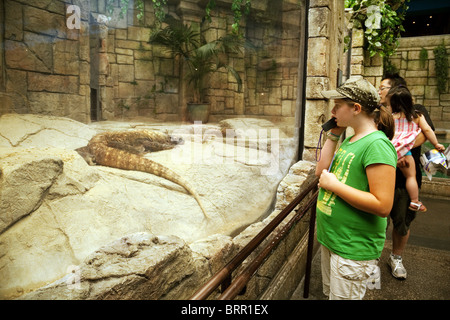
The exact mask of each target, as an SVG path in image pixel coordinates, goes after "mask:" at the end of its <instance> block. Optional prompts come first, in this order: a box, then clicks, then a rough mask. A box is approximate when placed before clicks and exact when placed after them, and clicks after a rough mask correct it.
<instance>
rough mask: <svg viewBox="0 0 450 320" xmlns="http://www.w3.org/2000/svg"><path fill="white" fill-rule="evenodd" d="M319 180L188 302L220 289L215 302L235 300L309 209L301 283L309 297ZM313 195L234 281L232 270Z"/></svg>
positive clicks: (204, 297)
mask: <svg viewBox="0 0 450 320" xmlns="http://www.w3.org/2000/svg"><path fill="white" fill-rule="evenodd" d="M318 181H319V180H318V178H316V179H314V180H313V181H312V182H311V183H310V184H309V186H308V187H307V188H305V189H304V190H303V191H302V192H301V193H300V194H299V195H298V196H297V197H296V198H295V199H294V200H292V202H291V203H289V204H288V205H287V206H286V208H284V209H283V210H282V211H281V212H280V213H279V214H278V215H277V216H276V217H275V218H274V219H273V220H272V221H271V222H270V223H269V224H268V225H267V226H266V227H265V228H264V229H262V230H261V231H260V232H259V233H258V234H257V235H256V236H255V237H254V238H253V239H252V240H250V242H249V243H248V244H247V245H246V246H245V247H244V248H242V250H241V251H239V253H238V254H237V255H236V256H235V257H234V258H233V259H232V260H231V261H230V262H229V263H228V264H227V265H225V267H223V268H222V269H221V270H219V271H218V272H217V273H216V274H215V275H214V276H212V277H211V278H210V279H209V281H208V282H206V283H205V284H204V285H203V286H202V287H201V288H200V289H198V290H197V292H196V293H195V294H194V295H193V296H192V297H191V298H190V299H191V300H204V299H207V298H208V297H209V296H210V295H211V294H212V293H213V292H214V290H216V289H217V288H218V287H219V286H220V285H222V287H221V291H222V294H221V295H220V296H219V297H218V300H231V299H234V298H235V297H236V296H237V295H238V294H239V293H240V292H241V291H242V290H243V289H244V288H245V286H246V285H247V283H248V282H249V281H250V279H251V277H252V276H253V275H254V273H255V272H256V271H257V270H258V268H259V267H260V266H261V265H262V264H263V263H264V262H265V261H266V259H267V257H268V256H269V255H270V253H271V252H272V251H273V249H274V248H276V246H277V245H278V244H279V243H280V242H281V240H283V238H284V237H285V236H286V235H287V234H288V233H289V230H290V229H291V228H292V226H293V225H294V224H296V223H297V222H298V221H300V220H301V218H302V217H304V216H305V214H306V212H307V211H308V210H309V209H311V216H310V221H309V235H308V249H307V258H306V270H305V283H304V292H303V296H304V298H308V295H309V282H310V276H311V261H312V258H313V244H314V232H315V220H316V203H317V194H318V188H317V184H318ZM310 193H312V196H311V197H310V199H309V200H308V201H307V202H306V203H305V204H303V205H302V206H301V207H300V208H299V209H298V210H297V213H296V214H295V215H294V216H293V217H292V218H291V219H290V220H289V222H287V223H286V224H285V225H284V226H283V227H282V228H281V229H280V230H278V231H277V233H276V235H275V236H274V237H273V239H272V241H270V242H269V243H268V244H267V245H266V246H265V247H264V248H263V249H262V250H261V251H260V253H259V254H258V255H257V256H256V257H255V258H254V260H253V261H252V262H250V263H249V264H248V266H247V267H246V268H245V269H244V270H243V271H242V272H241V273H240V274H239V275H238V276H237V277H236V278H235V279H234V280H233V281H231V275H232V273H233V271H234V270H236V269H237V267H239V265H241V263H242V262H243V261H244V260H245V259H246V258H247V257H248V256H249V255H250V254H252V253H253V252H254V251H255V250H256V248H257V247H258V246H259V245H260V244H261V243H262V242H263V241H264V240H265V239H266V238H267V237H268V236H269V235H270V234H271V233H272V231H273V230H275V228H276V227H277V226H278V225H280V223H281V222H282V221H283V220H284V219H285V218H286V217H287V216H288V215H289V214H290V213H291V212H292V211H293V210H294V209H295V208H296V207H297V206H298V205H299V204H300V203H301V202H302V200H304V199H305V198H306V197H307V196H308V194H310Z"/></svg>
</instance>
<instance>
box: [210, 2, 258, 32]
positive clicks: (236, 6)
mask: <svg viewBox="0 0 450 320" xmlns="http://www.w3.org/2000/svg"><path fill="white" fill-rule="evenodd" d="M215 7H216V0H209V1H208V3H207V5H206V8H205V12H206V15H205V18H206V19H207V20H209V21H211V10H213V9H214V8H215ZM242 7H243V10H242ZM250 8H251V0H233V1H232V2H231V11H233V24H232V26H231V27H232V29H233V33H236V34H238V33H239V24H240V21H241V18H242V15H243V14H244V15H248V14H249V13H250Z"/></svg>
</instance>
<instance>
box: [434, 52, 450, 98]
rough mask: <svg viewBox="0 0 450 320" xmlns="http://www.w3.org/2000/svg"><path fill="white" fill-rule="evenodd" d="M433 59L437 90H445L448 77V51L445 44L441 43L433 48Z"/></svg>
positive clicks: (440, 91)
mask: <svg viewBox="0 0 450 320" xmlns="http://www.w3.org/2000/svg"><path fill="white" fill-rule="evenodd" d="M433 52H434V59H435V70H436V78H437V85H438V92H439V93H444V92H446V91H447V79H448V53H447V49H446V48H445V44H444V43H442V44H440V45H439V46H437V47H436V48H434V50H433Z"/></svg>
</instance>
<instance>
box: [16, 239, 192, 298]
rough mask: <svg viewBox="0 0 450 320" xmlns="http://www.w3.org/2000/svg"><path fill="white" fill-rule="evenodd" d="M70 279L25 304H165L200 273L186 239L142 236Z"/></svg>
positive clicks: (75, 269) (112, 247)
mask: <svg viewBox="0 0 450 320" xmlns="http://www.w3.org/2000/svg"><path fill="white" fill-rule="evenodd" d="M68 271H69V272H68V274H67V275H66V276H65V277H63V278H61V279H59V280H58V281H56V282H54V283H52V284H50V285H48V286H45V287H43V288H41V289H39V290H36V291H34V292H32V293H30V294H27V295H25V296H23V297H22V299H47V300H48V299H70V300H75V299H84V300H86V299H102V300H113V299H160V298H162V297H163V296H164V294H165V293H166V292H168V291H170V289H171V288H172V287H174V286H175V285H176V284H177V283H179V282H181V281H183V279H185V278H188V277H189V276H191V275H192V274H193V273H194V271H195V263H194V261H193V257H192V251H191V250H190V248H189V247H188V246H187V245H186V243H185V242H184V241H183V240H181V239H180V238H177V237H174V236H167V237H155V236H153V235H151V234H149V233H136V234H131V235H129V236H125V237H123V238H121V239H118V240H116V241H113V242H112V243H109V244H107V245H105V246H103V247H101V248H99V249H98V250H96V251H95V252H93V253H92V254H90V255H89V256H88V257H86V259H85V260H84V261H83V263H82V264H80V265H79V266H75V265H73V266H69V268H68Z"/></svg>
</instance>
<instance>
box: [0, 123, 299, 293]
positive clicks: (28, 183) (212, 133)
mask: <svg viewBox="0 0 450 320" xmlns="http://www.w3.org/2000/svg"><path fill="white" fill-rule="evenodd" d="M267 125H268V124H267V123H264V124H263V126H261V128H265V127H267ZM253 126H254V127H255V128H256V127H257V122H255V121H254V122H253ZM133 128H149V129H154V130H161V131H166V130H168V131H170V132H172V133H173V134H177V135H181V136H182V137H183V138H184V140H185V143H184V144H183V145H179V146H177V147H176V148H175V149H173V150H168V151H164V152H157V153H152V154H149V155H147V157H149V158H151V159H153V160H155V161H157V162H160V163H162V164H164V165H166V166H167V167H169V168H171V169H172V170H174V171H176V172H177V173H179V174H180V175H182V176H183V177H184V178H185V179H186V180H188V181H189V182H190V183H191V185H192V186H193V187H194V189H196V190H197V192H198V193H199V194H200V197H201V200H202V202H203V204H204V206H205V208H206V210H207V211H208V213H209V215H210V216H211V220H205V218H204V216H203V214H202V212H201V210H200V208H199V206H198V204H197V202H196V201H195V200H194V198H193V197H192V196H191V195H190V194H188V193H186V191H185V190H184V189H183V188H182V187H180V186H178V185H176V184H174V183H172V182H170V181H168V180H165V179H162V178H160V177H157V176H154V175H151V174H148V173H144V172H135V171H125V170H119V169H114V168H108V167H102V166H88V165H87V163H86V162H85V161H84V160H83V159H82V158H81V157H80V156H79V155H78V153H76V152H75V151H74V149H76V148H78V147H81V146H85V145H86V144H87V142H88V141H89V139H90V138H91V137H92V136H93V135H94V134H95V133H96V132H99V131H104V130H111V129H115V130H117V129H120V130H128V129H133ZM227 128H229V127H227ZM222 129H223V128H222V127H221V126H214V125H208V126H195V125H194V126H192V125H188V126H175V125H173V124H171V125H165V124H162V123H159V124H148V123H147V124H146V123H143V124H140V123H113V122H109V123H106V122H105V123H95V124H92V125H90V126H88V125H84V124H81V123H78V122H76V121H73V120H69V119H65V118H57V117H45V116H36V115H5V116H2V117H1V118H0V146H2V148H1V149H0V209H1V211H0V221H1V224H0V266H2V267H1V268H0V297H1V298H4V299H5V298H6V299H10V298H15V297H19V296H21V295H23V294H25V293H28V292H32V291H35V290H37V289H38V288H41V287H43V286H45V285H48V284H49V283H52V282H54V281H59V280H61V279H62V278H63V277H65V276H67V274H68V273H71V272H70V271H68V268H70V267H71V266H80V265H81V264H83V263H84V261H86V259H88V257H89V256H90V255H91V254H92V253H93V252H95V251H96V250H98V248H100V247H102V246H107V245H109V244H110V243H112V242H114V241H116V240H117V239H121V238H123V237H124V236H127V235H131V234H135V233H142V232H144V233H146V234H151V235H157V236H158V237H163V236H170V237H171V236H176V237H177V238H179V239H182V241H184V242H185V243H187V244H193V243H197V244H196V245H194V249H195V248H197V249H198V250H199V252H202V251H204V248H205V246H204V245H203V246H202V245H200V243H204V242H202V241H203V240H202V239H208V238H209V237H213V238H214V237H219V238H218V239H216V240H217V241H219V240H220V239H222V238H221V237H222V236H225V237H228V236H230V235H234V234H236V233H237V232H238V231H239V230H242V229H244V228H245V227H246V226H248V225H250V224H251V223H253V222H255V221H259V220H261V219H262V218H264V217H266V216H267V215H268V214H270V213H271V212H272V209H273V205H274V200H275V197H276V190H277V186H278V184H279V182H280V181H281V179H282V178H283V177H284V175H285V174H286V173H287V170H288V168H289V167H290V165H291V164H292V161H293V160H292V157H293V155H294V154H295V152H294V150H293V148H292V146H291V144H290V143H291V140H290V139H288V138H285V137H283V138H284V139H279V141H278V140H277V141H275V140H273V141H272V140H271V141H270V148H265V146H266V145H267V143H266V142H264V143H262V144H261V145H262V146H264V148H263V149H262V150H258V152H257V153H254V150H255V149H254V147H255V144H254V143H251V144H250V146H249V145H248V144H238V145H233V144H230V143H226V141H224V139H223V138H224V137H220V133H221V132H222ZM269 137H270V136H269ZM240 139H242V137H240ZM256 146H258V144H256ZM222 240H223V239H222ZM222 240H220V241H219V242H220V243H223V244H224V245H225V246H226V244H225V243H226V241H225V242H223V241H222ZM198 241H200V243H199V242H198ZM213 242H214V241H213ZM214 243H216V242H214ZM216 244H217V243H216ZM202 248H203V249H202ZM206 248H208V246H206ZM197 249H195V250H197ZM218 250H219V253H220V252H221V249H218ZM219 253H214V257H215V258H213V259H212V260H213V261H217V263H216V262H214V263H213V266H212V268H218V265H219V262H223V261H224V259H225V258H218V257H220V254H219ZM217 254H219V256H217ZM223 254H225V253H223ZM207 256H208V254H206V253H202V254H194V260H195V261H200V262H201V261H203V262H204V261H208V259H209V258H207ZM104 265H106V264H104ZM201 265H202V266H203V265H204V263H201ZM199 268H204V267H199ZM207 269H208V268H207ZM58 279H59V280H58ZM61 281H62V280H61ZM197 285H198V284H197ZM57 296H58V295H57V294H56V293H52V297H57ZM82 296H83V295H82ZM82 296H79V298H81V297H82ZM33 297H34V298H38V297H40V296H39V295H37V296H33ZM89 297H91V296H89ZM95 297H102V298H107V297H109V296H105V295H101V294H100V293H99V294H98V295H97V296H95ZM130 297H132V296H130V295H129V294H127V295H125V294H124V295H122V296H115V298H130ZM154 297H156V296H154ZM60 298H64V297H63V296H61V297H60ZM92 298H93V297H92Z"/></svg>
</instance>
